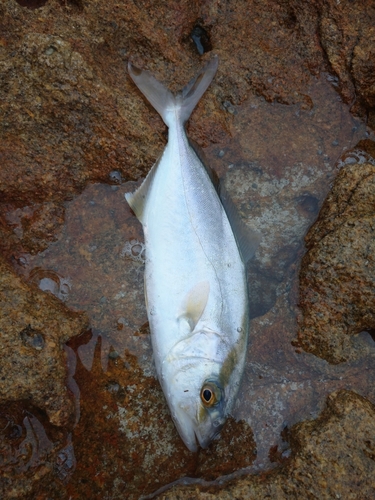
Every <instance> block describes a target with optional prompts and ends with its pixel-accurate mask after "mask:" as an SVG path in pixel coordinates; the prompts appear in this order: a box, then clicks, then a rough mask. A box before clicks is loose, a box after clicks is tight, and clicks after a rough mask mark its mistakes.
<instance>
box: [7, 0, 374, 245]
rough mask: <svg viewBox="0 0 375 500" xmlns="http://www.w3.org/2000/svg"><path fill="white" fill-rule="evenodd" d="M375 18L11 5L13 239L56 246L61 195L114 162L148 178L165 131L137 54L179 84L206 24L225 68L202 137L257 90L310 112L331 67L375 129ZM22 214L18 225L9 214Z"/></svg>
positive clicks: (204, 114) (360, 13)
mask: <svg viewBox="0 0 375 500" xmlns="http://www.w3.org/2000/svg"><path fill="white" fill-rule="evenodd" d="M374 25H375V8H374V5H373V3H372V2H371V0H368V1H363V2H354V3H353V2H336V1H330V2H328V1H319V0H316V1H315V2H307V3H306V2H303V3H301V2H299V1H298V0H289V1H287V2H284V1H283V2H281V1H280V2H270V3H267V4H264V2H260V1H256V0H253V1H252V2H248V1H246V0H238V1H236V2H234V3H233V2H221V1H218V2H211V1H204V2H199V3H193V4H192V3H191V2H190V1H188V0H183V1H181V2H177V3H170V2H163V1H159V2H152V1H142V2H137V3H128V2H117V3H116V2H112V1H108V2H85V1H82V2H81V1H73V0H70V1H69V0H67V1H59V0H49V1H48V2H45V1H42V0H40V1H39V0H19V2H18V3H17V1H16V0H4V1H3V2H2V3H1V5H0V100H1V103H2V105H1V108H0V139H1V140H0V159H1V169H0V232H1V234H4V235H5V236H6V238H2V239H1V247H2V248H3V249H4V250H5V251H7V253H9V252H11V251H12V250H14V246H15V245H17V246H22V247H23V248H25V249H26V250H28V251H31V252H33V253H35V252H37V251H40V250H42V249H44V248H46V247H47V246H48V244H49V242H51V241H53V240H54V239H56V234H57V233H58V231H59V227H61V224H62V216H63V207H62V206H61V203H62V202H63V201H64V200H66V199H69V198H71V197H72V196H73V195H74V194H75V193H77V192H79V191H82V189H83V188H84V186H85V185H86V184H87V183H88V182H93V181H106V180H108V179H109V174H110V172H111V171H113V170H119V171H120V172H121V174H122V176H123V179H124V180H134V179H137V178H139V177H140V176H144V175H145V174H146V173H147V171H148V169H149V168H150V165H151V164H152V162H153V161H155V158H157V156H158V154H159V153H160V151H161V148H162V144H163V143H164V142H165V128H164V126H163V125H162V123H161V120H160V118H159V117H158V116H157V115H156V113H154V112H152V113H150V108H149V106H148V105H147V104H145V102H144V100H143V99H142V98H141V97H140V95H139V93H138V91H137V90H136V89H135V88H134V85H133V84H132V83H131V82H130V80H129V78H128V76H127V73H126V62H127V60H128V59H131V60H132V61H133V62H134V63H135V64H138V65H140V66H143V67H145V66H147V67H148V68H149V69H150V70H152V71H153V72H154V73H155V75H156V76H157V77H158V78H160V79H162V80H164V81H166V82H168V84H170V85H171V87H172V88H173V89H175V90H176V89H180V88H181V86H183V85H184V84H185V83H186V82H187V81H188V80H189V79H190V78H191V77H192V76H193V75H194V73H195V72H196V71H197V70H198V68H199V67H200V66H201V64H202V59H203V60H205V59H207V58H209V57H210V53H205V54H203V57H202V56H201V55H200V54H199V51H198V49H199V44H197V43H194V39H193V37H192V34H194V33H196V31H194V28H197V27H198V28H199V29H200V30H201V31H200V33H204V36H203V35H202V36H201V37H200V38H199V37H198V39H199V40H200V42H202V43H203V46H202V43H200V42H199V43H200V46H202V47H203V48H204V49H205V50H206V51H208V52H211V53H215V54H218V55H219V58H220V67H219V71H218V75H217V77H216V79H215V81H214V82H213V84H212V86H211V87H210V89H209V90H208V92H207V95H206V98H205V99H204V101H202V102H201V103H200V104H199V105H198V108H197V110H196V111H195V113H194V116H193V117H192V120H191V121H190V124H189V127H190V128H191V130H192V133H191V134H190V135H191V137H192V138H193V139H194V140H196V141H198V142H199V144H200V145H201V146H206V145H208V144H214V143H215V142H218V141H220V140H221V141H223V140H224V138H225V137H228V132H229V134H230V129H231V119H232V115H233V113H234V112H235V106H236V105H239V104H241V103H243V102H244V101H245V100H246V99H247V98H248V97H249V95H251V94H252V93H256V94H258V95H262V96H264V97H265V98H266V99H267V100H268V101H269V102H273V101H277V102H281V103H284V104H293V103H299V104H300V105H301V107H302V108H303V109H311V108H312V106H313V103H312V101H311V98H310V97H309V95H308V93H307V92H306V85H307V84H308V82H309V81H310V79H311V75H314V76H318V75H319V72H320V71H322V70H325V71H329V72H332V73H333V74H332V75H331V77H330V78H331V80H332V83H333V84H334V85H336V86H337V88H338V89H339V90H340V91H341V95H342V96H343V97H344V98H345V100H346V101H347V102H354V100H356V107H355V109H356V110H357V111H358V112H360V113H361V114H362V116H367V115H368V117H369V124H372V122H373V121H374V120H373V117H372V116H373V115H372V113H373V109H374V79H375V76H374V75H375V71H373V64H374V57H373V50H374V49H373V46H374V45H373V43H372V40H373V38H374V36H375V35H374V28H373V26H374ZM202 30H203V31H202ZM198 32H199V30H198ZM195 40H197V38H196V37H195ZM199 40H198V41H199ZM201 52H202V50H201ZM26 206H27V207H28V210H27V211H26V212H25V210H24V207H26ZM15 209H21V211H20V213H19V219H18V224H19V229H22V231H18V233H17V234H15V233H14V232H13V231H12V229H14V224H15V222H14V221H7V220H6V217H5V214H6V213H7V212H9V211H10V210H15ZM46 218H47V219H48V224H46V225H45V229H44V231H43V230H41V228H42V227H43V226H44V225H43V221H44V220H45V219H46ZM35 232H36V233H37V234H38V238H35ZM33 234H34V236H33Z"/></svg>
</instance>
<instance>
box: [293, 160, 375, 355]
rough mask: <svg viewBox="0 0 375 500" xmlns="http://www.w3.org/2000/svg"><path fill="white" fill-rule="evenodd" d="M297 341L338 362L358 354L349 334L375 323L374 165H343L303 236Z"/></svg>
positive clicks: (371, 326)
mask: <svg viewBox="0 0 375 500" xmlns="http://www.w3.org/2000/svg"><path fill="white" fill-rule="evenodd" d="M306 246H307V248H308V252H307V253H306V255H305V256H304V258H303V261H302V267H301V273H300V278H301V281H300V304H301V309H302V315H303V317H302V318H301V321H300V331H299V336H298V339H299V342H300V344H301V345H302V347H303V348H304V349H306V350H307V351H309V352H312V353H314V354H316V355H318V356H320V357H323V358H325V359H327V360H328V361H330V362H331V363H339V362H341V361H345V360H347V359H349V358H352V357H354V356H357V355H358V354H359V353H358V351H357V349H356V348H355V342H354V341H353V340H352V339H351V336H352V335H354V334H357V333H360V332H361V331H363V330H368V329H373V328H375V293H374V291H375V166H374V165H371V164H368V163H365V164H363V165H358V164H354V165H347V166H345V167H344V168H342V169H341V170H340V172H339V174H338V176H337V178H336V181H335V184H334V186H333V189H332V191H331V192H330V194H329V195H328V197H327V199H326V201H325V203H324V205H323V207H322V209H321V212H320V215H319V218H318V221H317V222H316V223H315V224H314V226H313V227H312V228H311V229H310V231H309V233H308V234H307V236H306Z"/></svg>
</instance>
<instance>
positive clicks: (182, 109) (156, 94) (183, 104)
mask: <svg viewBox="0 0 375 500" xmlns="http://www.w3.org/2000/svg"><path fill="white" fill-rule="evenodd" d="M217 66H218V57H217V56H215V57H213V58H212V59H211V60H210V61H209V62H208V63H207V64H206V65H205V66H204V67H203V68H202V69H201V70H200V72H199V73H198V74H197V75H196V76H195V77H194V78H193V79H192V80H191V81H190V82H189V83H188V84H187V85H186V87H184V89H183V90H182V92H180V93H179V94H177V95H176V96H175V95H173V94H172V92H171V91H170V90H168V89H167V88H166V87H165V86H164V85H163V84H162V83H160V82H159V81H158V80H156V78H154V77H153V76H152V75H151V73H150V72H149V71H145V70H142V69H139V68H137V67H135V66H133V65H132V64H131V63H130V62H129V64H128V71H129V75H130V76H131V78H132V80H133V81H134V83H135V84H136V85H137V87H138V88H139V90H140V91H141V92H142V93H143V94H144V95H145V97H146V98H147V100H148V101H149V102H150V103H151V104H152V105H153V107H154V108H155V109H156V111H157V112H158V113H159V114H160V116H161V117H162V118H163V121H164V123H165V124H166V125H167V126H168V127H169V126H170V125H172V123H174V122H175V120H176V117H177V119H178V120H179V121H181V122H182V123H185V122H186V121H187V120H188V119H189V116H190V115H191V113H192V111H193V109H194V108H195V106H196V105H197V103H198V101H199V99H200V98H201V97H202V95H203V94H204V92H205V91H206V89H207V88H208V86H209V85H210V83H211V81H212V79H213V77H214V76H215V73H216V70H217Z"/></svg>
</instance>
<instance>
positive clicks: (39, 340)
mask: <svg viewBox="0 0 375 500" xmlns="http://www.w3.org/2000/svg"><path fill="white" fill-rule="evenodd" d="M0 310H1V316H0V343H1V363H0V379H1V381H2V383H1V385H0V403H4V402H5V401H15V400H28V401H30V402H32V404H33V405H34V406H36V407H38V408H40V409H42V410H44V411H45V412H47V415H48V417H49V419H50V422H51V423H53V424H54V425H58V426H61V425H64V424H67V423H68V421H69V418H71V417H72V415H73V411H74V407H73V403H72V399H71V397H70V396H69V393H68V390H67V387H66V378H67V368H66V355H65V352H64V349H63V344H64V342H66V341H67V340H68V339H69V338H71V337H73V336H74V335H79V334H80V333H81V332H82V331H83V329H85V328H86V327H87V317H86V316H85V315H83V314H78V313H73V312H71V311H69V310H68V309H67V308H66V307H64V305H63V304H62V303H61V302H60V301H59V300H57V299H55V297H53V296H52V295H50V294H45V293H43V292H42V291H41V290H38V289H36V288H35V289H34V287H32V286H29V285H27V284H25V283H24V282H23V281H22V280H21V278H19V277H18V276H17V275H16V274H15V272H14V271H13V270H12V269H11V268H10V266H9V265H8V264H6V263H5V262H4V261H3V260H2V259H1V260H0Z"/></svg>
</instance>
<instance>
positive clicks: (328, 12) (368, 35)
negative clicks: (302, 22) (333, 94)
mask: <svg viewBox="0 0 375 500" xmlns="http://www.w3.org/2000/svg"><path fill="white" fill-rule="evenodd" d="M319 10H320V20H319V33H320V38H321V43H322V46H323V48H324V50H325V52H326V54H327V56H328V60H329V62H330V64H331V67H332V69H333V71H334V73H335V74H336V75H337V77H338V81H337V82H336V84H337V85H338V86H339V90H340V93H341V95H342V97H343V99H344V101H345V102H347V103H348V104H353V111H354V112H356V113H359V114H361V115H362V116H363V115H365V116H366V115H367V116H368V118H369V125H370V126H372V127H374V125H375V59H374V44H375V30H374V24H375V6H374V3H373V2H371V0H367V1H364V2H322V4H321V7H320V9H319Z"/></svg>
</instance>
